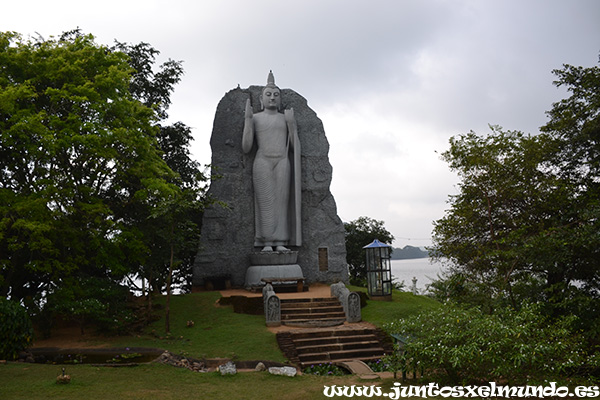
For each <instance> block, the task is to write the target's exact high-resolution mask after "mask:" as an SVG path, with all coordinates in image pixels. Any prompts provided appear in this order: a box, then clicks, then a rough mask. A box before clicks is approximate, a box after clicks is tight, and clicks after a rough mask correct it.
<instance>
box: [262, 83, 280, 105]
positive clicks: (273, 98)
mask: <svg viewBox="0 0 600 400" xmlns="http://www.w3.org/2000/svg"><path fill="white" fill-rule="evenodd" d="M260 100H261V103H262V105H263V108H266V109H270V110H279V107H280V106H281V91H280V90H279V88H278V87H276V86H267V87H265V88H264V89H263V92H262V96H261V98H260Z"/></svg>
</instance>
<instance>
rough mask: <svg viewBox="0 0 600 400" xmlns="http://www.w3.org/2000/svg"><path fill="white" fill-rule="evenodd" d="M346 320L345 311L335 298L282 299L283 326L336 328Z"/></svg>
mask: <svg viewBox="0 0 600 400" xmlns="http://www.w3.org/2000/svg"><path fill="white" fill-rule="evenodd" d="M345 320H346V314H345V313H344V309H343V307H342V305H341V304H340V302H339V300H338V299H336V298H335V297H329V298H303V299H281V324H282V325H288V326H306V327H313V326H334V325H340V324H343V323H344V321H345Z"/></svg>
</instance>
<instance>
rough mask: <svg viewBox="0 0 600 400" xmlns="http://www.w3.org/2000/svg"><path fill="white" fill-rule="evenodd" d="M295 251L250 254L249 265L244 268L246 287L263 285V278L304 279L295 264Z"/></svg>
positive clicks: (296, 255) (300, 269) (298, 266)
mask: <svg viewBox="0 0 600 400" xmlns="http://www.w3.org/2000/svg"><path fill="white" fill-rule="evenodd" d="M297 260H298V252H297V251H273V252H262V251H261V252H257V253H252V254H250V267H248V269H247V270H246V282H245V284H244V286H245V287H247V288H252V287H257V286H264V284H265V282H264V281H263V280H262V279H263V278H271V279H276V280H278V281H280V282H286V280H285V279H286V278H290V282H291V281H295V280H297V279H298V278H302V279H304V274H303V273H302V268H300V265H298V264H297Z"/></svg>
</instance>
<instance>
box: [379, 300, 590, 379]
mask: <svg viewBox="0 0 600 400" xmlns="http://www.w3.org/2000/svg"><path fill="white" fill-rule="evenodd" d="M540 309H541V306H540V305H524V306H523V308H522V309H521V310H520V311H518V312H517V311H513V310H509V309H506V310H502V311H501V312H499V313H497V314H494V315H489V314H484V313H482V312H481V311H479V310H478V309H469V310H467V309H462V308H458V307H454V306H446V307H441V308H439V309H435V310H431V311H428V312H424V313H422V314H419V315H415V316H411V317H409V318H406V319H404V320H400V321H396V322H393V323H391V324H388V325H387V326H386V327H385V329H386V330H387V331H388V332H389V333H396V334H400V335H402V336H404V337H408V338H409V340H408V342H407V343H406V344H405V346H404V350H405V352H406V354H407V355H409V356H410V358H411V359H412V362H413V363H414V364H413V367H419V368H425V369H426V370H427V371H428V373H429V374H436V373H437V374H440V373H443V374H445V375H446V377H447V378H448V379H450V380H451V381H453V382H462V383H464V382H481V381H484V382H487V381H491V380H505V381H508V382H509V383H513V384H514V383H524V382H533V381H536V380H539V381H540V382H541V381H542V380H543V379H546V378H550V377H554V378H558V377H559V376H560V377H567V376H570V375H575V374H581V373H582V371H585V370H588V368H590V367H592V368H594V367H597V366H596V365H595V364H597V362H596V361H595V360H596V359H597V357H595V356H594V355H593V354H591V355H588V354H586V353H585V352H584V351H582V349H585V345H584V342H583V339H582V338H581V337H580V336H579V335H577V334H574V333H572V332H571V331H570V330H569V329H567V326H568V325H569V324H571V321H568V320H560V321H557V322H552V321H550V320H549V319H548V318H546V317H545V316H544V315H543V314H542V313H541V312H540Z"/></svg>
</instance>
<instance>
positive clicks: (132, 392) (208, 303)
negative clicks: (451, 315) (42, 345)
mask: <svg viewBox="0 0 600 400" xmlns="http://www.w3.org/2000/svg"><path fill="white" fill-rule="evenodd" d="M350 289H351V290H363V291H365V290H366V289H364V288H350ZM219 298H220V293H218V292H202V293H194V294H188V295H184V296H173V297H172V298H171V331H172V336H173V337H172V338H170V339H167V338H164V337H163V338H160V336H164V310H161V311H160V314H161V315H163V318H161V320H159V321H157V322H155V323H153V324H152V325H151V326H149V327H148V328H147V329H146V330H145V331H144V333H142V334H140V335H136V336H127V337H111V338H106V342H105V343H107V344H108V345H109V346H111V347H134V346H140V347H155V348H161V349H167V350H170V351H172V352H174V353H178V354H184V355H187V356H189V357H196V358H202V357H206V358H220V357H227V358H234V359H238V360H272V361H280V362H282V361H285V359H284V357H283V355H282V353H281V352H280V350H279V348H278V346H277V343H276V340H275V335H274V334H273V333H271V332H270V331H269V330H268V329H267V328H266V327H265V322H264V317H263V316H260V315H245V314H235V313H234V312H233V308H232V307H231V306H227V307H217V306H216V305H215V304H216V302H217V300H218V299H219ZM159 301H164V299H161V300H159ZM438 306H439V303H437V302H435V301H433V300H431V299H428V298H426V297H422V296H414V295H412V294H410V293H402V292H397V291H395V292H394V294H393V301H392V302H381V301H373V300H370V301H369V302H368V305H367V306H366V307H365V308H363V309H362V315H363V320H364V321H368V322H371V323H374V324H376V325H378V326H381V325H384V324H385V323H387V322H391V321H393V320H395V319H397V318H403V317H406V316H408V315H411V314H415V313H418V312H420V311H423V310H425V309H429V308H432V307H438ZM188 320H193V321H194V323H195V325H194V327H193V328H188V327H187V326H186V322H187V321H188ZM61 368H62V366H59V365H42V364H21V363H8V364H7V365H0V399H3V400H4V399H7V400H12V399H32V400H35V399H65V400H71V399H72V400H76V399H81V398H84V399H86V400H94V399H110V398H114V399H149V400H152V399H161V400H162V399H167V400H169V399H178V400H181V399H200V398H202V399H205V398H206V399H212V400H220V399H228V400H229V399H246V400H252V399H261V400H269V399H286V400H294V399H325V398H327V397H325V395H324V394H323V388H324V385H328V386H331V385H338V386H344V385H353V384H356V385H361V386H362V385H373V384H374V385H377V386H381V387H382V389H383V390H384V392H385V391H387V390H388V389H389V388H391V387H392V386H393V380H392V379H384V380H377V381H362V380H360V378H358V377H356V376H343V377H325V376H312V375H302V376H297V377H295V378H288V377H282V376H274V375H270V374H269V373H268V372H263V373H258V372H242V373H239V374H237V375H235V376H220V374H218V373H214V372H210V373H196V372H192V371H189V370H187V369H181V368H175V367H172V366H166V365H161V364H154V363H151V364H143V365H140V366H137V367H120V368H109V367H93V366H91V365H69V366H67V367H66V368H67V373H68V374H70V375H71V377H72V381H71V383H70V384H68V385H58V384H56V383H55V380H56V376H57V375H59V374H60V372H61ZM371 398H377V397H371ZM380 398H382V399H383V398H388V397H380Z"/></svg>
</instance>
